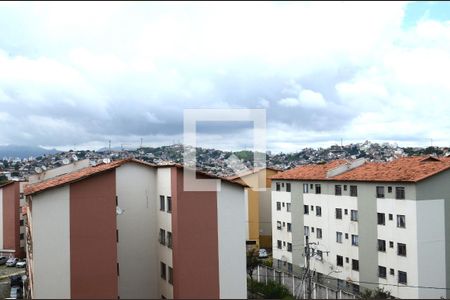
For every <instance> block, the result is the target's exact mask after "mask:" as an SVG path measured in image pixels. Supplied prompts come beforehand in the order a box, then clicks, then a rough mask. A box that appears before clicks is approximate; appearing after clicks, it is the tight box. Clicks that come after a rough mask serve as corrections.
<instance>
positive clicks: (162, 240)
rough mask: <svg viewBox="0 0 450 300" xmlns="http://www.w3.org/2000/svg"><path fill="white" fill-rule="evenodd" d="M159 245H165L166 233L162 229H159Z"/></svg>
mask: <svg viewBox="0 0 450 300" xmlns="http://www.w3.org/2000/svg"><path fill="white" fill-rule="evenodd" d="M159 243H160V244H161V245H165V244H166V231H165V230H164V229H159Z"/></svg>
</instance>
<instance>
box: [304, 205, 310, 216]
mask: <svg viewBox="0 0 450 300" xmlns="http://www.w3.org/2000/svg"><path fill="white" fill-rule="evenodd" d="M303 212H304V213H305V215H309V205H303Z"/></svg>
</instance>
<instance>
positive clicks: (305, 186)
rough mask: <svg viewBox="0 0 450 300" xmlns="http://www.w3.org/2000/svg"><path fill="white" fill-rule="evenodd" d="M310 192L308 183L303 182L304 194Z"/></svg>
mask: <svg viewBox="0 0 450 300" xmlns="http://www.w3.org/2000/svg"><path fill="white" fill-rule="evenodd" d="M307 193H308V184H307V183H304V184H303V194H307Z"/></svg>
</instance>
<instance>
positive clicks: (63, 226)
mask: <svg viewBox="0 0 450 300" xmlns="http://www.w3.org/2000/svg"><path fill="white" fill-rule="evenodd" d="M32 205H33V207H32V214H33V217H32V222H33V279H34V297H35V298H56V299H58V298H59V299H67V298H71V289H70V277H71V276H70V272H71V271H70V240H69V238H70V234H69V232H70V214H69V186H63V187H61V188H58V189H52V190H48V191H46V192H43V193H41V194H37V195H34V196H33V199H32ZM93 267H94V266H93Z"/></svg>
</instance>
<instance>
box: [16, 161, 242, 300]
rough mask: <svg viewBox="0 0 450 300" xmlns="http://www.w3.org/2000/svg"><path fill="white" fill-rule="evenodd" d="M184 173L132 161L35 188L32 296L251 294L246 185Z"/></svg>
mask: <svg viewBox="0 0 450 300" xmlns="http://www.w3.org/2000/svg"><path fill="white" fill-rule="evenodd" d="M183 176H184V174H183V168H182V167H181V166H179V165H167V166H155V165H151V164H148V163H145V162H142V161H137V160H132V159H126V160H120V161H116V162H112V163H107V164H100V165H97V166H90V167H87V168H83V169H81V170H78V171H74V172H71V173H68V174H65V175H62V176H58V177H55V178H52V179H49V180H46V181H43V182H38V183H35V184H32V185H29V186H27V187H26V189H25V194H26V195H27V204H28V205H27V221H28V222H29V224H30V226H29V231H28V234H29V235H30V237H31V239H30V242H29V243H28V244H27V254H28V258H29V264H28V274H29V283H28V286H29V291H30V293H31V296H32V297H33V298H97V299H98V298H104V299H112V298H115V299H117V298H118V297H120V298H134V299H137V298H244V297H246V293H247V289H246V269H245V226H244V224H245V223H244V222H245V205H244V203H245V202H244V186H243V185H241V184H239V183H235V182H231V181H229V180H225V179H221V178H216V177H213V178H215V179H217V180H219V182H220V185H221V189H220V190H219V191H217V192H213V191H208V192H201V191H185V190H184V186H183V185H184V183H183V181H184V177H183ZM197 177H199V178H209V179H211V178H212V176H210V175H206V174H203V173H198V174H197Z"/></svg>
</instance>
